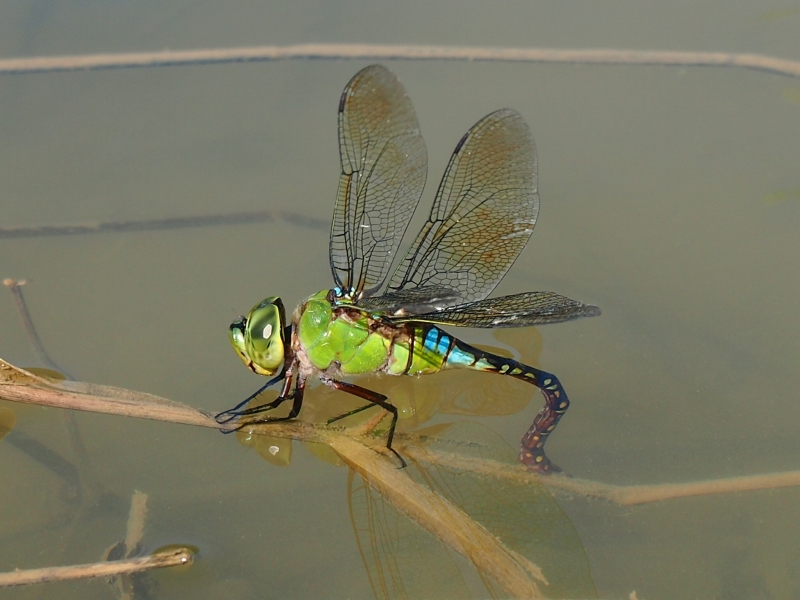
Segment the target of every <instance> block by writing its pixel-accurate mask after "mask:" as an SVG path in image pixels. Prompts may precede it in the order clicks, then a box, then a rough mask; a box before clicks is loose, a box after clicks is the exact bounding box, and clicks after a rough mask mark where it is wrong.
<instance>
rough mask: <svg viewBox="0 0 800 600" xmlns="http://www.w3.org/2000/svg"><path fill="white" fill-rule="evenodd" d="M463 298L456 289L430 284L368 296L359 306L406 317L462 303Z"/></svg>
mask: <svg viewBox="0 0 800 600" xmlns="http://www.w3.org/2000/svg"><path fill="white" fill-rule="evenodd" d="M461 300H462V299H461V294H460V293H459V292H457V291H456V290H451V289H450V288H448V287H445V286H443V285H429V286H423V287H417V288H411V289H408V290H399V291H397V292H389V293H387V294H383V295H382V296H376V297H374V298H366V299H364V300H361V301H359V302H358V306H360V307H361V308H366V309H367V310H380V311H381V312H384V313H387V314H388V315H390V316H398V317H405V316H409V315H416V314H424V313H428V312H431V311H439V310H443V309H445V308H447V307H448V306H455V305H457V304H461Z"/></svg>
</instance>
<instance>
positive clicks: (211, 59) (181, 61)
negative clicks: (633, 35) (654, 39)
mask: <svg viewBox="0 0 800 600" xmlns="http://www.w3.org/2000/svg"><path fill="white" fill-rule="evenodd" d="M297 58H305V59H369V60H464V61H499V62H527V63H567V64H584V65H585V64H594V65H663V66H684V67H689V66H694V67H739V68H744V69H755V70H758V71H767V72H769V73H775V74H778V75H786V76H789V77H800V62H797V61H792V60H785V59H781V58H776V57H772V56H764V55H761V54H736V53H731V52H671V51H660V50H616V49H574V50H569V49H558V48H487V47H470V46H425V45H390V44H298V45H292V46H256V47H251V48H209V49H202V50H183V51H174V50H165V51H161V52H138V53H128V54H92V55H77V56H42V57H35V58H8V59H4V60H0V75H2V74H17V73H45V72H53V71H86V70H95V69H119V68H133V67H165V66H177V65H207V64H220V63H237V62H257V61H270V60H286V59H297Z"/></svg>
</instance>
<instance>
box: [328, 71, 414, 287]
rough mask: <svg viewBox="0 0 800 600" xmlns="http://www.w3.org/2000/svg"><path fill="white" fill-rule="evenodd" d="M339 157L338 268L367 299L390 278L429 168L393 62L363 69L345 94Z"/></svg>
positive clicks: (334, 262)
mask: <svg viewBox="0 0 800 600" xmlns="http://www.w3.org/2000/svg"><path fill="white" fill-rule="evenodd" d="M339 156H340V158H341V167H342V174H341V176H340V179H339V191H338V195H337V197H336V207H335V208H334V211H333V221H332V223H331V239H330V260H331V271H332V273H333V279H334V281H335V282H336V284H337V285H338V286H339V287H341V288H344V289H350V288H354V289H356V290H357V291H359V292H362V295H363V296H364V297H367V296H369V295H371V294H373V293H375V291H377V290H378V289H379V288H380V287H381V286H382V285H383V283H384V281H385V279H386V276H387V273H388V271H389V267H390V266H391V264H392V262H393V260H394V258H395V254H396V253H397V247H398V246H399V245H400V241H401V240H402V238H403V234H404V233H405V230H406V227H407V226H408V222H409V221H410V220H411V217H412V215H413V214H414V209H415V208H416V206H417V203H418V202H419V198H420V195H421V194H422V188H423V187H424V186H425V177H426V175H427V169H428V155H427V152H426V150H425V143H424V142H423V140H422V136H421V135H420V132H419V123H418V122H417V117H416V115H415V114H414V107H413V106H412V105H411V100H410V99H409V98H408V96H407V95H406V91H405V89H404V88H403V86H402V85H401V84H400V83H399V82H398V81H397V78H396V77H395V76H394V74H392V73H391V72H390V71H389V70H388V69H386V68H385V67H382V66H380V65H372V66H370V67H367V68H365V69H363V70H361V71H359V72H358V73H356V75H355V76H354V77H353V78H352V79H351V80H350V82H349V83H348V84H347V86H346V87H345V89H344V91H343V92H342V97H341V99H340V101H339Z"/></svg>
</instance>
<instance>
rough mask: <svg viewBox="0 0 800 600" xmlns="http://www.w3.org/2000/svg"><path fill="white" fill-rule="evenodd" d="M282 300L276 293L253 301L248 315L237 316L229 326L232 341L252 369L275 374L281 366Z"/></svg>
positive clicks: (282, 343)
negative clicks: (257, 302)
mask: <svg viewBox="0 0 800 600" xmlns="http://www.w3.org/2000/svg"><path fill="white" fill-rule="evenodd" d="M285 322H286V317H285V313H284V310H283V302H281V299H280V298H278V297H277V296H270V297H269V298H265V299H264V300H263V301H261V302H260V303H259V304H256V305H255V306H254V307H253V309H252V310H251V311H250V314H248V315H247V317H246V318H245V317H239V318H238V319H236V320H235V321H234V322H233V323H231V327H230V329H229V330H228V335H229V336H230V338H231V344H232V345H233V349H234V350H235V351H236V354H238V355H239V358H241V359H242V362H243V363H244V364H245V365H247V367H248V368H249V369H250V370H252V371H253V372H254V373H258V374H259V375H274V374H275V373H277V372H278V371H279V370H280V369H281V368H283V361H284V355H285V340H284V327H285Z"/></svg>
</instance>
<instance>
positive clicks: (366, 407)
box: [327, 404, 375, 425]
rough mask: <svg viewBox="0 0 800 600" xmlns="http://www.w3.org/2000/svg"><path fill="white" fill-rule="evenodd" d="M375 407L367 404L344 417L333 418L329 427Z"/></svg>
mask: <svg viewBox="0 0 800 600" xmlns="http://www.w3.org/2000/svg"><path fill="white" fill-rule="evenodd" d="M373 406H375V405H374V404H365V405H364V406H360V407H359V408H356V409H354V410H351V411H349V412H346V413H344V414H343V415H339V416H338V417H333V418H332V419H328V421H327V425H330V424H331V423H336V421H341V420H342V419H346V418H347V417H352V416H353V415H357V414H358V413H360V412H363V411H365V410H367V409H368V408H372V407H373Z"/></svg>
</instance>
